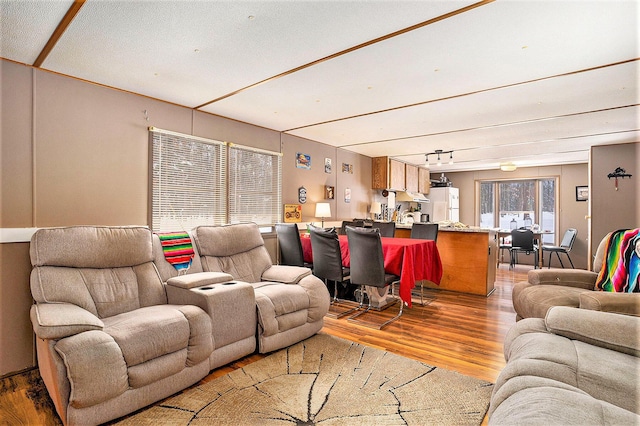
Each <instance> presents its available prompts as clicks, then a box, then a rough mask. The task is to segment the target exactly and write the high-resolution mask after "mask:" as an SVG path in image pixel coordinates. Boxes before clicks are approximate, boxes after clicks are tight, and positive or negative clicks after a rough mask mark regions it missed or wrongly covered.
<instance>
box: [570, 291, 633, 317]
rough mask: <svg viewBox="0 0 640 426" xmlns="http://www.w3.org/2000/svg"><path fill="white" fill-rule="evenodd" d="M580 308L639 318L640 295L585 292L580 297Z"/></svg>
mask: <svg viewBox="0 0 640 426" xmlns="http://www.w3.org/2000/svg"><path fill="white" fill-rule="evenodd" d="M580 308H582V309H590V310H592V311H603V312H613V313H616V314H623V315H635V316H640V293H612V292H608V291H592V292H587V293H584V294H581V295H580Z"/></svg>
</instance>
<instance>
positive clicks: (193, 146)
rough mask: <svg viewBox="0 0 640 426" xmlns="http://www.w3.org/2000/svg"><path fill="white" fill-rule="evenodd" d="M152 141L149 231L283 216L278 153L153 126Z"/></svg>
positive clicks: (273, 220)
mask: <svg viewBox="0 0 640 426" xmlns="http://www.w3.org/2000/svg"><path fill="white" fill-rule="evenodd" d="M150 140H151V142H150V143H151V190H150V197H151V203H150V204H151V212H150V216H151V218H150V223H151V229H152V230H153V231H155V232H171V231H189V230H191V229H193V228H194V227H196V226H198V225H222V224H226V223H240V222H255V223H257V224H258V225H271V224H274V223H276V222H278V220H279V219H280V217H282V207H281V206H282V195H281V187H282V182H281V181H282V156H281V154H280V153H278V152H271V151H264V150H260V149H256V148H251V147H246V146H241V145H235V144H227V143H225V142H220V141H214V140H210V139H205V138H199V137H195V136H190V135H184V134H180V133H174V132H169V131H166V130H160V129H155V128H151V129H150Z"/></svg>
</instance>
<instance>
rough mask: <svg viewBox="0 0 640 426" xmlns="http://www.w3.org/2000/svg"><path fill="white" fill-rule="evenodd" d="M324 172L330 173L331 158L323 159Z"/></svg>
mask: <svg viewBox="0 0 640 426" xmlns="http://www.w3.org/2000/svg"><path fill="white" fill-rule="evenodd" d="M324 172H325V173H331V158H325V159H324Z"/></svg>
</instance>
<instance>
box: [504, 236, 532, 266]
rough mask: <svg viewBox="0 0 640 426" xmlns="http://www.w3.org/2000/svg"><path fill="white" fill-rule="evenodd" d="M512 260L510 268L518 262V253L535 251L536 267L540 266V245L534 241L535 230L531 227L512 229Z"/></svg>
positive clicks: (510, 251)
mask: <svg viewBox="0 0 640 426" xmlns="http://www.w3.org/2000/svg"><path fill="white" fill-rule="evenodd" d="M509 253H510V254H511V261H510V263H509V269H512V268H513V267H514V266H515V264H516V263H518V253H526V254H531V253H533V258H534V268H537V267H538V245H537V244H535V243H534V238H533V231H532V230H531V229H522V228H520V229H514V230H512V231H511V249H509Z"/></svg>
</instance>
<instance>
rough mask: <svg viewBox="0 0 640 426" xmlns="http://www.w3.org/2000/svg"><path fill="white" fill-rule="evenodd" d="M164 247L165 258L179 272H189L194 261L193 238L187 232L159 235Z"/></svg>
mask: <svg viewBox="0 0 640 426" xmlns="http://www.w3.org/2000/svg"><path fill="white" fill-rule="evenodd" d="M157 235H158V238H160V244H161V245H162V252H163V253H164V258H165V259H166V260H167V262H169V263H170V264H171V265H173V267H174V268H176V269H177V270H178V272H179V273H181V272H187V269H189V267H190V266H191V262H192V260H193V256H194V254H195V253H194V251H193V244H192V243H191V237H189V234H187V233H186V232H166V233H162V234H160V233H157Z"/></svg>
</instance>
